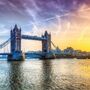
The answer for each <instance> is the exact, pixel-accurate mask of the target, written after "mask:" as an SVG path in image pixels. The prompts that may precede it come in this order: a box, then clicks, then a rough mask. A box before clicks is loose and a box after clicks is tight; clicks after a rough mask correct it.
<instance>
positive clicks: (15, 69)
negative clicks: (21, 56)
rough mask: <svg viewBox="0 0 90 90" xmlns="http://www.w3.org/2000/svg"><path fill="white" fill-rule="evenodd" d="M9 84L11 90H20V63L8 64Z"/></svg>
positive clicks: (21, 77)
mask: <svg viewBox="0 0 90 90" xmlns="http://www.w3.org/2000/svg"><path fill="white" fill-rule="evenodd" d="M9 64H10V71H9V84H10V89H11V90H22V85H23V84H22V83H23V76H22V75H23V74H22V70H21V64H22V62H9Z"/></svg>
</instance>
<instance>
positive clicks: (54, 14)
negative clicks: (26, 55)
mask: <svg viewBox="0 0 90 90" xmlns="http://www.w3.org/2000/svg"><path fill="white" fill-rule="evenodd" d="M15 24H17V25H18V27H19V28H20V27H21V29H22V34H25V35H37V36H41V35H42V34H43V33H44V31H45V30H47V31H48V32H49V33H51V35H52V42H53V43H54V44H55V45H56V46H58V47H59V48H60V49H65V48H67V47H73V48H74V49H78V50H83V51H90V0H0V43H2V42H4V41H5V40H7V39H8V38H9V37H10V35H9V34H10V30H11V29H12V28H13V27H14V25H15ZM22 50H24V51H30V50H41V42H39V41H32V40H30V41H28V40H26V41H25V40H22Z"/></svg>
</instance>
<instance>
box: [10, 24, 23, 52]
mask: <svg viewBox="0 0 90 90" xmlns="http://www.w3.org/2000/svg"><path fill="white" fill-rule="evenodd" d="M15 51H18V52H21V29H18V27H17V25H15V27H14V29H13V30H11V53H13V52H15Z"/></svg>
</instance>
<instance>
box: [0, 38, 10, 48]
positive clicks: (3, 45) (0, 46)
mask: <svg viewBox="0 0 90 90" xmlns="http://www.w3.org/2000/svg"><path fill="white" fill-rule="evenodd" d="M10 40H11V39H10V38H9V39H8V40H6V41H5V42H3V43H2V44H0V49H2V48H4V47H5V46H7V45H8V44H9V42H10Z"/></svg>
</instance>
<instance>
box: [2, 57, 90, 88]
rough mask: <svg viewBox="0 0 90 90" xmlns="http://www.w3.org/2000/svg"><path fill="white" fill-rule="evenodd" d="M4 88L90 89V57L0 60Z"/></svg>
mask: <svg viewBox="0 0 90 90" xmlns="http://www.w3.org/2000/svg"><path fill="white" fill-rule="evenodd" d="M0 90H90V60H89V59H88V60H77V59H55V60H26V61H23V62H7V61H6V60H0Z"/></svg>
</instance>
